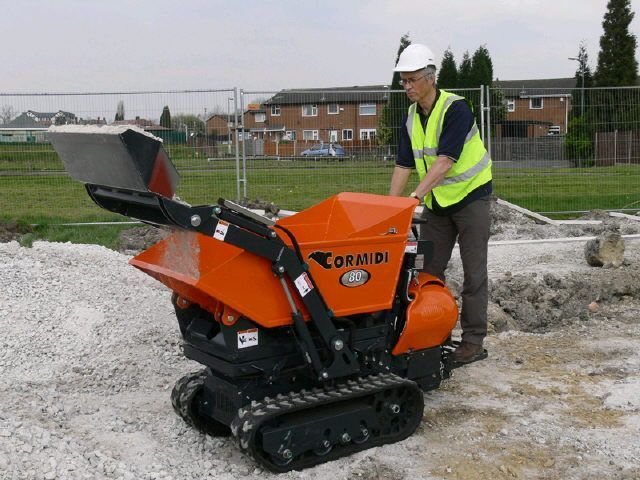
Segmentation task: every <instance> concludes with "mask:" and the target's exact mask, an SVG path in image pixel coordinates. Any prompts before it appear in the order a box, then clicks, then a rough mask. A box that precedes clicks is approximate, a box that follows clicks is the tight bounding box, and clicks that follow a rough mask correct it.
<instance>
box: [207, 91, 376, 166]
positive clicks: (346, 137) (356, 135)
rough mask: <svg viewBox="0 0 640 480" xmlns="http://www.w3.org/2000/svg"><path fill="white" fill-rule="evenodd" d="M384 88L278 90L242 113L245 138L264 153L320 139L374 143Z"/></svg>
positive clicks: (292, 151)
mask: <svg viewBox="0 0 640 480" xmlns="http://www.w3.org/2000/svg"><path fill="white" fill-rule="evenodd" d="M387 92H388V87H386V86H383V85H371V86H364V87H345V88H323V89H307V90H301V89H295V90H281V91H280V92H278V93H276V94H275V95H273V96H272V97H271V98H269V99H268V100H266V101H264V102H263V103H261V104H260V105H251V106H250V108H249V109H247V110H246V111H245V112H244V114H243V118H244V131H245V137H246V138H250V139H252V140H256V141H260V142H261V143H263V145H264V154H265V155H297V154H299V153H300V152H301V151H302V150H304V149H306V148H308V147H309V146H310V145H312V144H314V143H320V142H326V143H329V142H339V143H340V144H342V145H344V146H345V147H361V146H363V144H366V145H374V144H375V143H376V142H375V138H376V132H377V128H378V122H379V119H380V114H381V112H382V108H383V106H384V105H385V104H386V103H387V100H388V93H387ZM225 119H226V117H225ZM213 125H214V123H213V122H207V131H209V129H210V128H214V127H213Z"/></svg>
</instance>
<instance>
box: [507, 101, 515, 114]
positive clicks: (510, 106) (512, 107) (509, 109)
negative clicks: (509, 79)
mask: <svg viewBox="0 0 640 480" xmlns="http://www.w3.org/2000/svg"><path fill="white" fill-rule="evenodd" d="M515 111H516V101H515V100H507V112H515Z"/></svg>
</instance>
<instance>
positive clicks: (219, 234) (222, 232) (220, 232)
mask: <svg viewBox="0 0 640 480" xmlns="http://www.w3.org/2000/svg"><path fill="white" fill-rule="evenodd" d="M227 230H229V224H228V223H227V222H225V221H224V220H218V225H216V231H215V232H213V238H217V239H218V240H224V237H226V236H227Z"/></svg>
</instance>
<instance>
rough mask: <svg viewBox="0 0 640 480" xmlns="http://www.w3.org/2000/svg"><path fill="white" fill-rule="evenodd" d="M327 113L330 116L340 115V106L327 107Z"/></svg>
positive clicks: (330, 105)
mask: <svg viewBox="0 0 640 480" xmlns="http://www.w3.org/2000/svg"><path fill="white" fill-rule="evenodd" d="M327 113H328V114H329V115H338V114H339V113H340V105H338V104H337V103H330V104H329V105H327Z"/></svg>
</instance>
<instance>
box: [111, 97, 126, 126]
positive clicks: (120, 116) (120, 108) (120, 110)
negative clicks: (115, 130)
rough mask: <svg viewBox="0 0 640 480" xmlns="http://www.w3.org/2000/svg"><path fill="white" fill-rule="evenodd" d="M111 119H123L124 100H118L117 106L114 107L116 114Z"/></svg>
mask: <svg viewBox="0 0 640 480" xmlns="http://www.w3.org/2000/svg"><path fill="white" fill-rule="evenodd" d="M113 120H114V121H115V122H117V121H119V120H124V102H123V101H122V100H120V101H119V102H118V108H117V109H116V116H115V118H114V119H113Z"/></svg>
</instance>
